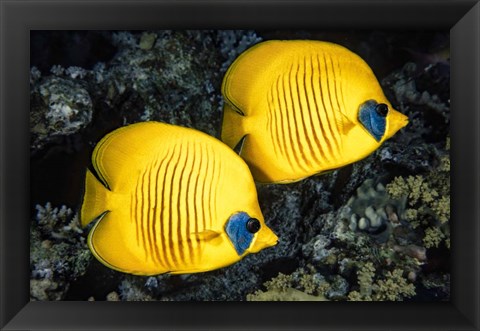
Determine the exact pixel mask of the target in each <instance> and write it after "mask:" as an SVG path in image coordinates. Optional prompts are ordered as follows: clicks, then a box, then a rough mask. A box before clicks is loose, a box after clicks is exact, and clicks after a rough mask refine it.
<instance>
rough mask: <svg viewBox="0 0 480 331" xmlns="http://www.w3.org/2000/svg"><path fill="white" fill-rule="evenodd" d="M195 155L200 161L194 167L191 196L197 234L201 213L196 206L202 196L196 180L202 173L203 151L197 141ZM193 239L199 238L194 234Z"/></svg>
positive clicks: (200, 201) (196, 232)
mask: <svg viewBox="0 0 480 331" xmlns="http://www.w3.org/2000/svg"><path fill="white" fill-rule="evenodd" d="M195 155H198V157H199V158H200V163H199V165H198V167H196V169H195V170H197V171H198V174H197V176H195V189H194V190H193V192H195V193H194V197H193V200H194V204H193V205H194V206H195V208H194V211H195V215H194V220H195V234H198V232H199V225H200V224H199V222H200V221H201V217H202V216H201V214H200V211H199V210H198V206H199V205H200V204H201V203H202V197H201V195H200V194H201V193H200V185H198V181H199V179H200V175H201V173H202V168H203V151H202V144H201V143H199V144H198V150H197V153H195ZM195 239H196V241H197V244H198V242H199V239H198V236H197V235H195Z"/></svg>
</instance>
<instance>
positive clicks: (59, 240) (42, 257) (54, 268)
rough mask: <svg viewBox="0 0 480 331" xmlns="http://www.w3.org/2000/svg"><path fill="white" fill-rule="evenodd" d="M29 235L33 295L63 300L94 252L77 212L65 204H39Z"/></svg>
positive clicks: (31, 289) (35, 298)
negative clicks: (91, 251) (81, 227)
mask: <svg viewBox="0 0 480 331" xmlns="http://www.w3.org/2000/svg"><path fill="white" fill-rule="evenodd" d="M36 209H37V214H36V217H35V220H34V222H35V223H36V224H33V225H32V227H31V230H30V232H31V235H30V239H31V242H30V271H31V280H30V299H31V300H61V299H63V298H64V297H65V294H66V291H67V290H68V287H69V283H70V281H72V280H75V279H76V278H78V277H80V276H81V275H83V274H84V273H85V271H86V268H87V266H88V264H89V262H90V259H91V254H90V251H89V250H88V247H87V245H86V243H85V237H84V234H83V231H82V230H81V229H80V224H79V222H78V215H77V214H74V213H73V211H72V210H71V209H69V208H67V207H66V206H62V207H55V208H54V207H52V205H51V204H50V203H47V204H46V205H45V206H44V207H43V206H40V205H37V206H36Z"/></svg>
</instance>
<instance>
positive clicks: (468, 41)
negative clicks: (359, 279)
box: [0, 0, 480, 330]
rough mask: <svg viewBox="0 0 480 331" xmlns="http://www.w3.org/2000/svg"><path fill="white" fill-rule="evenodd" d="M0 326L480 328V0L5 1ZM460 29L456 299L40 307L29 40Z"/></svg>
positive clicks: (455, 93)
mask: <svg viewBox="0 0 480 331" xmlns="http://www.w3.org/2000/svg"><path fill="white" fill-rule="evenodd" d="M0 24H1V40H0V41H1V44H0V47H1V54H0V61H1V62H0V65H1V67H0V74H1V81H0V88H1V90H0V98H1V99H0V101H1V103H0V109H1V112H0V144H1V145H0V185H1V186H0V221H1V223H0V238H1V242H0V244H1V247H0V256H1V260H0V263H1V265H0V269H1V270H0V327H1V328H2V329H4V330H37V329H38V330H40V329H48V330H56V329H59V330H73V329H75V330H83V329H85V330H90V329H96V330H100V329H102V330H106V329H121V330H126V329H135V330H144V329H210V330H216V329H236V330H239V329H275V330H286V329H294V330H301V329H302V330H303V329H332V330H334V329H335V330H338V329H348V330H355V329H369V330H372V329H382V330H383V329H389V330H397V329H398V330H402V329H405V330H407V329H408V330H411V329H415V330H427V329H429V330H479V329H480V317H479V302H480V299H479V298H480V288H479V287H480V277H479V273H480V258H479V256H480V247H479V239H480V231H479V229H480V225H479V224H480V223H479V221H480V217H479V205H480V195H479V188H480V177H479V167H480V133H479V132H480V101H479V100H480V96H479V95H480V65H479V59H480V4H479V3H478V1H471V0H468V1H467V0H461V1H446V0H443V1H440V0H433V1H414V2H412V1H372V0H370V1H361V0H357V1H354V0H349V1H343V0H341V1H309V0H307V1H305V0H302V1H294V0H284V1H282V0H272V1H265V0H263V1H218V0H217V1H213V0H211V1H202V0H196V1H195V0H193V1H183V0H178V1H134V0H128V1H70V0H63V1H42V0H39V1H23V0H10V1H8V0H0ZM272 27H274V28H300V29H342V28H352V27H354V28H358V29H375V28H377V29H383V30H388V29H395V30H433V29H450V36H451V68H452V72H451V109H452V112H451V137H452V139H451V160H452V161H451V171H452V175H451V180H452V186H451V187H452V199H451V204H452V207H451V210H452V229H451V241H452V244H451V245H452V254H453V259H452V261H453V262H452V283H451V286H452V288H451V293H452V296H451V301H450V302H443V303H412V302H408V303H394V302H392V303H383V302H372V303H365V302H359V303H356V302H355V303H354V302H342V303H335V302H321V303H313V302H312V303H298V302H297V303H275V302H270V303H255V302H245V303H235V302H202V303H200V302H148V303H146V302H145V303H141V302H29V262H28V260H29V259H28V256H29V223H30V215H29V208H28V206H29V201H28V200H29V85H28V81H29V35H30V30H31V29H38V30H82V29H87V30H102V29H108V30H116V29H120V30H123V29H129V30H131V29H141V30H148V29H165V28H168V29H185V28H189V29H210V28H213V29H233V28H256V29H262V28H272Z"/></svg>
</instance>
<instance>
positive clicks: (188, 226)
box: [185, 144, 197, 265]
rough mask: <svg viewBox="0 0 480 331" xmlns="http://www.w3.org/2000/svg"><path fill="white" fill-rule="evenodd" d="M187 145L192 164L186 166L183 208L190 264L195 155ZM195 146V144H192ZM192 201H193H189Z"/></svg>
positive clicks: (191, 260) (192, 251)
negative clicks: (184, 210) (186, 174)
mask: <svg viewBox="0 0 480 331" xmlns="http://www.w3.org/2000/svg"><path fill="white" fill-rule="evenodd" d="M189 146H190V144H188V145H187V154H188V155H189V156H190V153H191V155H192V156H191V158H192V164H191V166H190V167H189V168H188V171H187V173H188V177H187V184H186V190H185V191H186V192H185V193H186V194H185V209H186V222H187V223H186V226H185V228H186V242H185V244H186V245H187V246H188V251H189V256H190V260H189V261H188V262H189V263H190V265H192V264H193V263H194V260H195V255H194V254H195V253H194V252H195V251H194V249H193V242H192V240H191V233H192V229H191V226H192V224H191V223H190V220H191V219H192V220H193V221H194V222H195V214H193V215H192V214H191V213H190V207H192V208H193V206H191V205H195V194H193V195H192V194H190V192H191V188H192V174H193V172H194V171H195V164H196V160H197V158H196V157H195V150H193V152H190V150H189ZM193 147H194V148H195V146H193ZM191 202H193V203H191Z"/></svg>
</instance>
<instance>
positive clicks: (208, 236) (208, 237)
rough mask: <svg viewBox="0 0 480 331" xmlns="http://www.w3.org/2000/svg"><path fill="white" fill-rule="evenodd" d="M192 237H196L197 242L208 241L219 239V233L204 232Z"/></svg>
mask: <svg viewBox="0 0 480 331" xmlns="http://www.w3.org/2000/svg"><path fill="white" fill-rule="evenodd" d="M193 235H194V236H195V237H197V238H198V239H199V240H204V241H210V240H212V239H215V238H217V237H219V236H220V235H221V233H220V232H217V231H214V230H204V231H201V232H195V233H193Z"/></svg>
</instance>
